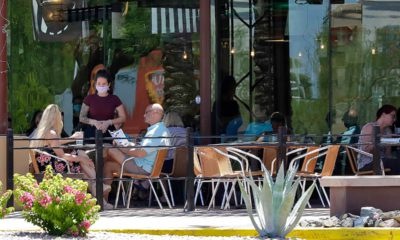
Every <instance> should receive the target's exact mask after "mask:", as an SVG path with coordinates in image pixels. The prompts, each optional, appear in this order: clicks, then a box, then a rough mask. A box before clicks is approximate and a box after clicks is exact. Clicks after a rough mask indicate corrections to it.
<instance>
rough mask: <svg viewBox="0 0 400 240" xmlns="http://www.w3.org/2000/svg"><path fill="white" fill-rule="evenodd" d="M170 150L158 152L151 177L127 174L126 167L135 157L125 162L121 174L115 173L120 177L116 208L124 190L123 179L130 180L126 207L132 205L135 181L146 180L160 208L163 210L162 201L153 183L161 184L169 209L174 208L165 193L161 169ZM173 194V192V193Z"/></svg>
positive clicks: (115, 175)
mask: <svg viewBox="0 0 400 240" xmlns="http://www.w3.org/2000/svg"><path fill="white" fill-rule="evenodd" d="M167 153H168V149H164V148H163V149H159V150H157V156H156V159H155V162H154V166H153V170H152V171H151V173H150V175H142V174H134V173H126V172H124V166H125V163H126V162H127V161H131V160H132V159H134V157H130V158H127V159H125V160H124V162H123V163H122V165H121V170H120V172H119V173H114V174H113V175H114V177H119V181H118V190H117V197H116V199H115V206H114V208H117V205H118V199H119V194H120V190H121V188H122V183H123V181H124V179H123V178H128V179H129V186H128V198H127V205H126V207H127V208H129V204H130V199H131V194H132V187H133V180H144V181H147V182H149V184H150V189H149V191H150V194H151V193H153V194H154V197H155V199H156V201H157V203H158V206H159V207H160V208H161V209H162V208H163V207H162V204H161V202H160V199H159V198H158V196H157V192H156V190H155V188H154V185H153V182H158V183H159V184H160V187H161V189H162V191H163V194H164V196H165V199H166V200H167V204H168V207H169V208H172V206H171V202H170V201H169V197H168V195H167V193H166V191H165V188H164V185H163V184H162V182H161V181H162V177H161V169H162V166H163V164H164V160H165V157H166V156H167ZM171 194H172V191H171ZM149 204H150V198H149Z"/></svg>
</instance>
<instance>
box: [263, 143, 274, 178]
mask: <svg viewBox="0 0 400 240" xmlns="http://www.w3.org/2000/svg"><path fill="white" fill-rule="evenodd" d="M276 155H277V148H276V147H272V146H270V147H264V150H263V163H264V166H265V168H267V169H268V171H271V165H272V160H274V159H275V158H276ZM274 169H275V170H274V172H276V161H275V163H274ZM271 174H274V173H271Z"/></svg>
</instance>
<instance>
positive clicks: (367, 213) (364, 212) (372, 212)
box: [360, 207, 382, 217]
mask: <svg viewBox="0 0 400 240" xmlns="http://www.w3.org/2000/svg"><path fill="white" fill-rule="evenodd" d="M381 214H382V210H380V209H378V208H374V207H362V208H361V212H360V217H374V216H376V215H381Z"/></svg>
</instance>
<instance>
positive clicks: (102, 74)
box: [94, 69, 114, 94]
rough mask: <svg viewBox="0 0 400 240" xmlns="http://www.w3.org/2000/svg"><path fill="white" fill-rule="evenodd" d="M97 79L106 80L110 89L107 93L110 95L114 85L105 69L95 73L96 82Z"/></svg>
mask: <svg viewBox="0 0 400 240" xmlns="http://www.w3.org/2000/svg"><path fill="white" fill-rule="evenodd" d="M99 78H105V79H106V80H107V82H108V83H109V84H110V89H109V90H108V93H110V94H112V93H113V90H114V84H113V81H112V79H111V74H110V73H109V72H108V71H107V69H100V70H99V71H97V73H96V76H95V78H94V79H95V81H96V82H97V79H99ZM96 92H97V90H96Z"/></svg>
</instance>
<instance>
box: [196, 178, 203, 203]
mask: <svg viewBox="0 0 400 240" xmlns="http://www.w3.org/2000/svg"><path fill="white" fill-rule="evenodd" d="M194 181H195V182H194V184H196V181H197V185H196V192H195V194H194V205H195V206H196V203H197V196H198V195H199V193H200V189H201V184H202V182H201V181H200V179H199V180H197V179H196V180H194Z"/></svg>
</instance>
